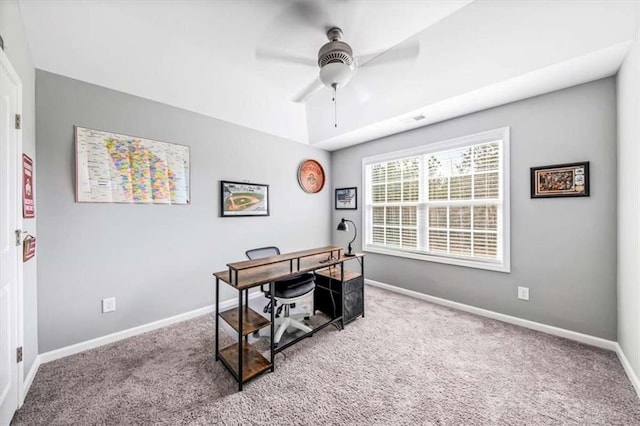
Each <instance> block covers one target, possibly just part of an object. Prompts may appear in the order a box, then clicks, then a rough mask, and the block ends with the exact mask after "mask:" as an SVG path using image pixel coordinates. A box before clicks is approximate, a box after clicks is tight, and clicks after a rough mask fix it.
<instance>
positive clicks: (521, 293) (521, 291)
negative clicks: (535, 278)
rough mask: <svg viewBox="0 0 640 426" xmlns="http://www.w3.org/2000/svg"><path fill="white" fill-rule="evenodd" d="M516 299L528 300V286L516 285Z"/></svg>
mask: <svg viewBox="0 0 640 426" xmlns="http://www.w3.org/2000/svg"><path fill="white" fill-rule="evenodd" d="M518 299H522V300H529V287H518Z"/></svg>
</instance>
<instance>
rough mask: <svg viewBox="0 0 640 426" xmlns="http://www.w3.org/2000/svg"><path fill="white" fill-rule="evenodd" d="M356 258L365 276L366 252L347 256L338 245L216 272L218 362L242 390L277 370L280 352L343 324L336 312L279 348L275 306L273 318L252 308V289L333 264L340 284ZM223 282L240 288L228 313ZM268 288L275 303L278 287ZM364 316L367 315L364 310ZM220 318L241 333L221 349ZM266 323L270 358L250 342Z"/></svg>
mask: <svg viewBox="0 0 640 426" xmlns="http://www.w3.org/2000/svg"><path fill="white" fill-rule="evenodd" d="M355 259H357V260H358V261H359V262H360V266H361V274H360V276H361V277H364V255H363V254H357V255H356V256H348V257H347V256H344V255H343V253H342V249H341V248H340V247H335V246H326V247H320V248H316V249H311V250H303V251H298V252H293V253H285V254H281V255H278V256H271V257H265V258H262V259H256V260H247V261H241V262H233V263H228V264H227V267H228V269H227V270H224V271H219V272H215V273H214V274H213V275H214V276H215V278H216V361H218V360H219V361H221V362H222V364H223V365H224V366H225V367H226V368H227V370H229V372H230V373H231V375H232V376H233V377H234V378H235V379H236V381H237V382H238V390H240V391H241V390H242V385H243V384H244V383H246V382H248V381H249V380H251V379H253V378H255V377H257V376H259V375H260V374H262V373H264V372H266V371H274V363H273V359H274V356H275V354H276V353H277V352H280V351H282V350H284V349H286V348H288V347H289V346H291V345H293V344H295V343H297V342H298V341H300V340H302V339H304V338H306V337H310V336H312V335H313V333H315V332H317V331H319V330H321V329H323V328H325V327H327V326H329V325H332V324H336V326H340V327H344V320H343V315H342V311H341V312H340V314H339V315H338V314H337V313H336V314H335V315H334V316H333V317H332V318H331V319H330V320H329V321H327V322H326V323H324V324H322V325H320V326H318V327H316V328H314V329H313V330H312V331H311V332H310V333H307V334H305V335H302V336H300V337H298V338H296V339H294V340H292V341H290V342H288V343H286V344H284V345H281V346H279V347H278V348H276V347H275V346H274V345H273V337H274V324H275V317H274V315H275V309H271V318H270V320H269V319H267V318H265V317H263V316H262V315H260V314H259V313H257V312H255V311H253V310H252V309H250V308H249V289H251V288H254V287H257V286H260V285H263V284H267V283H271V282H274V281H277V280H281V279H284V278H287V277H291V276H293V275H297V274H301V273H305V272H312V271H317V270H320V269H325V268H328V267H330V266H333V267H334V268H332V269H331V277H332V278H333V279H334V280H339V282H340V283H344V279H345V273H347V271H344V262H346V261H349V260H355ZM353 274H354V273H349V276H350V277H352V276H353ZM356 275H357V274H356ZM220 281H222V282H223V283H226V284H228V285H230V286H231V287H232V288H235V289H236V290H238V306H237V307H235V308H232V309H229V310H227V311H225V312H219V304H220ZM269 287H270V291H271V294H270V296H271V303H272V304H271V306H274V303H273V301H274V287H275V286H273V285H271V286H269ZM243 293H244V298H243ZM243 299H244V301H243ZM314 313H315V312H314ZM362 315H363V316H364V311H363V312H362ZM220 318H222V319H223V320H224V321H225V322H226V323H228V324H229V325H230V326H231V327H232V328H233V329H234V330H235V331H236V332H237V333H238V342H237V343H233V344H231V345H230V346H227V347H225V348H222V349H220V346H219V329H220V323H219V321H220ZM267 326H270V332H271V345H270V347H271V348H270V352H271V356H270V360H268V359H266V358H265V357H264V356H262V354H260V353H259V352H258V351H257V350H256V349H255V348H254V347H253V346H252V345H251V344H250V343H249V335H250V334H251V333H253V332H255V331H258V330H260V329H262V328H264V327H267Z"/></svg>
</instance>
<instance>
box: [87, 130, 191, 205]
mask: <svg viewBox="0 0 640 426" xmlns="http://www.w3.org/2000/svg"><path fill="white" fill-rule="evenodd" d="M75 139H76V201H77V202H79V203H141V204H190V199H191V197H190V183H189V180H190V177H189V170H190V162H191V159H190V150H189V147H188V146H185V145H178V144H174V143H168V142H160V141H156V140H153V139H146V138H141V137H138V136H130V135H124V134H120V133H113V132H106V131H103V130H95V129H88V128H85V127H80V126H75Z"/></svg>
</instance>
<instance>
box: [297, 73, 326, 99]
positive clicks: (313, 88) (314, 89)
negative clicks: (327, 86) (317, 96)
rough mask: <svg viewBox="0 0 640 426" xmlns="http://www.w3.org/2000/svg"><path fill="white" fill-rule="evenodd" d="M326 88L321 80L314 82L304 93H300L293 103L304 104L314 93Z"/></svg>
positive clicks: (317, 79)
mask: <svg viewBox="0 0 640 426" xmlns="http://www.w3.org/2000/svg"><path fill="white" fill-rule="evenodd" d="M323 87H324V86H323V84H322V82H321V81H320V79H319V78H316V79H315V80H313V82H312V83H311V84H309V85H308V86H307V87H305V88H304V90H303V91H302V92H300V93H299V94H298V95H297V96H296V97H294V98H293V99H292V101H293V102H304V101H306V100H307V98H309V96H311V95H312V94H313V93H315V92H317V91H318V90H320V89H322V88H323Z"/></svg>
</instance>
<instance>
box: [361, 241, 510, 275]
mask: <svg viewBox="0 0 640 426" xmlns="http://www.w3.org/2000/svg"><path fill="white" fill-rule="evenodd" d="M364 252H367V253H377V254H384V255H389V256H397V257H405V258H407V259H416V260H422V261H425V262H436V263H446V264H449V265H455V266H464V267H467V268H476V269H485V270H487V271H496V272H504V273H511V265H510V264H509V263H508V262H504V263H489V262H479V261H473V260H468V259H459V258H455V257H444V256H433V255H428V254H423V253H415V252H412V251H406V250H401V249H389V248H384V247H378V246H371V245H366V246H365V247H364Z"/></svg>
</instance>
